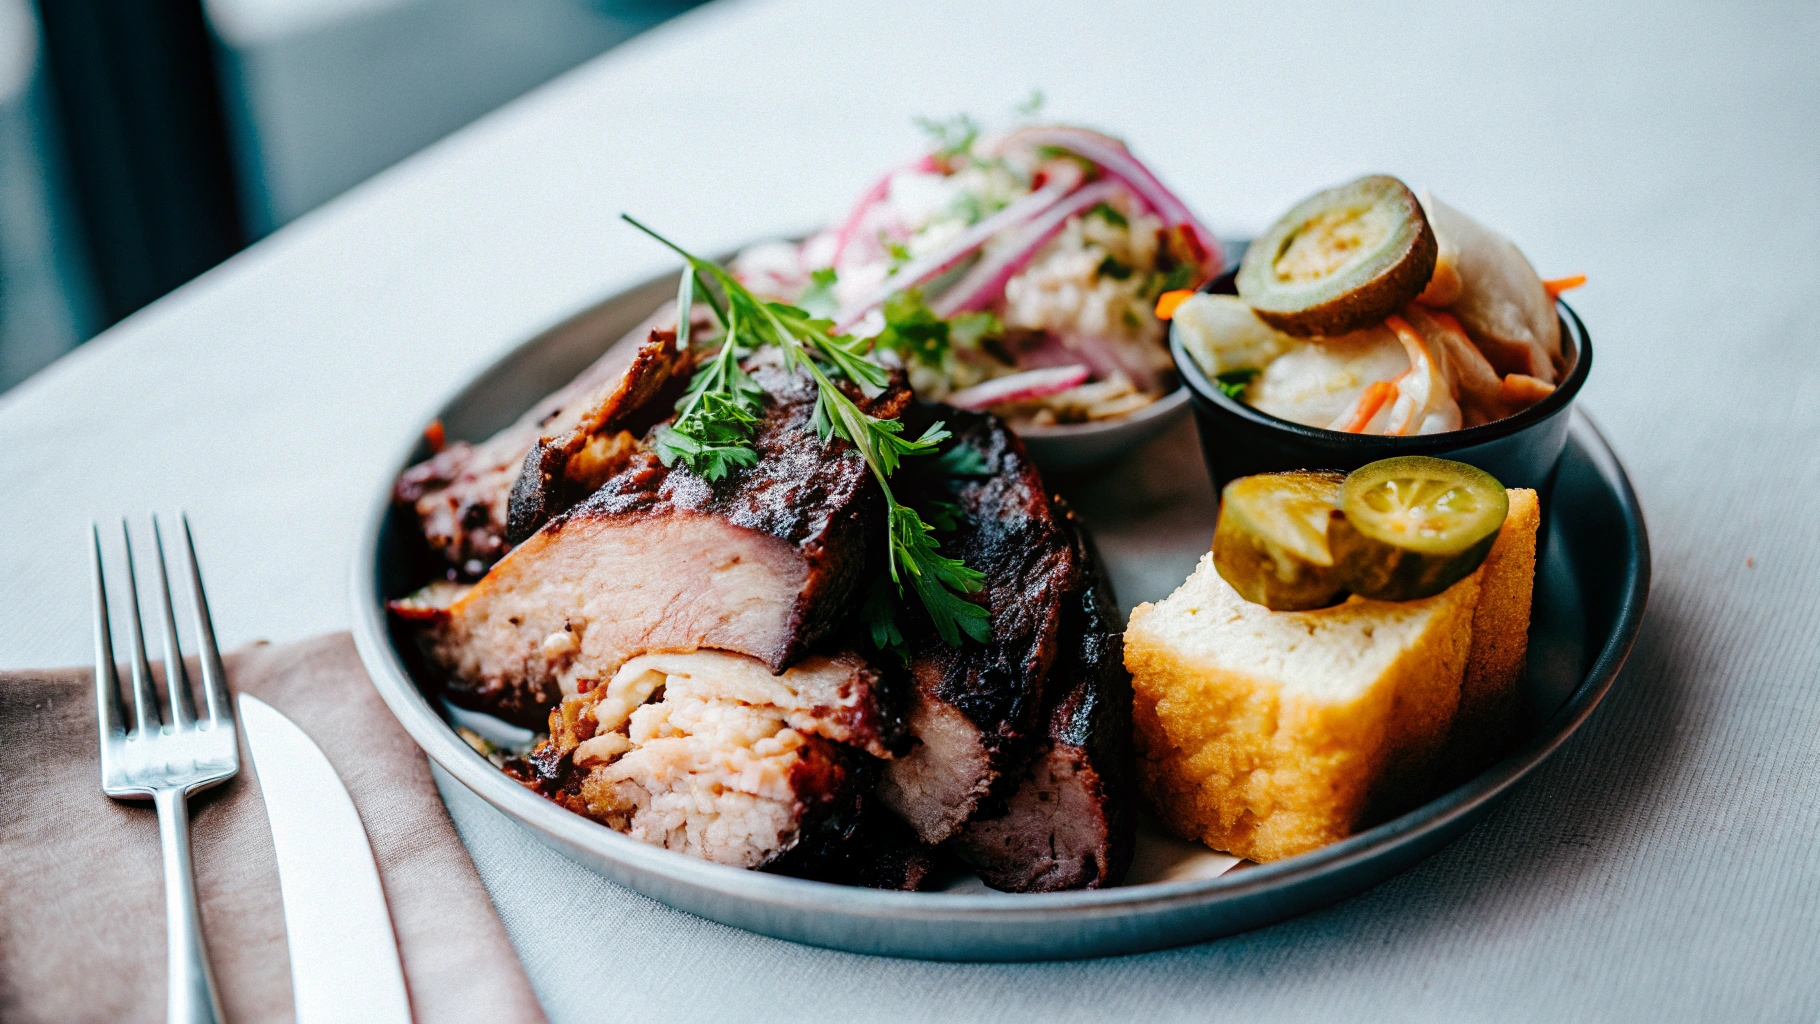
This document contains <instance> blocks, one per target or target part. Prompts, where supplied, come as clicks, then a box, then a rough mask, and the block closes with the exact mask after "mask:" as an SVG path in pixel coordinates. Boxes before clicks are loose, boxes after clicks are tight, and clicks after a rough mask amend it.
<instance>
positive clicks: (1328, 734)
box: [1125, 491, 1537, 861]
mask: <svg viewBox="0 0 1820 1024" xmlns="http://www.w3.org/2000/svg"><path fill="white" fill-rule="evenodd" d="M1536 524H1537V515H1536V503H1535V495H1534V492H1529V491H1512V492H1511V514H1510V516H1509V517H1508V518H1507V519H1506V521H1505V526H1504V533H1503V534H1501V535H1500V537H1499V540H1498V541H1497V542H1496V543H1495V544H1494V545H1493V548H1492V552H1491V554H1489V555H1488V556H1487V559H1486V563H1485V565H1484V566H1482V567H1481V568H1480V570H1478V571H1477V572H1475V573H1474V574H1473V575H1471V576H1468V577H1466V578H1465V579H1463V580H1461V581H1460V582H1458V583H1456V584H1454V585H1453V586H1452V587H1450V588H1448V589H1447V590H1446V591H1443V592H1442V593H1440V594H1437V595H1435V596H1433V597H1430V598H1424V599H1422V600H1420V601H1404V602H1395V603H1391V602H1379V601H1369V600H1365V599H1363V598H1359V597H1353V598H1350V599H1348V600H1347V601H1346V602H1345V603H1343V604H1340V605H1337V606H1335V607H1332V608H1323V609H1319V610H1316V611H1308V612H1271V611H1268V610H1266V609H1263V608H1262V607H1261V606H1258V605H1252V604H1249V603H1248V602H1246V601H1244V599H1242V598H1240V597H1239V596H1238V595H1237V594H1236V593H1235V592H1233V591H1232V589H1231V587H1230V586H1229V585H1227V584H1226V582H1225V581H1224V580H1222V579H1220V577H1219V575H1218V573H1217V572H1215V571H1214V569H1213V566H1212V564H1211V560H1210V559H1208V558H1205V557H1204V558H1203V559H1202V562H1201V565H1200V566H1199V568H1197V570H1196V571H1195V574H1194V575H1193V576H1191V577H1189V579H1188V581H1187V582H1185V583H1184V584H1183V585H1182V586H1181V587H1180V588H1179V589H1178V590H1177V591H1176V592H1175V593H1174V594H1172V595H1171V596H1170V597H1169V598H1167V599H1166V600H1164V601H1162V602H1159V603H1157V604H1154V605H1152V604H1144V605H1140V606H1139V607H1138V608H1137V609H1136V610H1135V611H1133V612H1132V614H1131V621H1130V624H1129V626H1128V628H1127V630H1126V633H1125V664H1126V667H1127V668H1129V669H1130V671H1131V675H1132V684H1133V689H1134V694H1135V703H1134V707H1133V719H1134V726H1135V736H1136V741H1137V753H1138V774H1139V778H1140V781H1141V783H1142V786H1143V788H1144V791H1145V793H1146V794H1147V795H1148V796H1149V798H1150V800H1151V802H1152V804H1153V805H1154V806H1155V807H1156V809H1157V811H1158V812H1159V814H1160V815H1161V817H1162V819H1163V821H1164V823H1165V824H1166V825H1167V826H1168V827H1169V828H1170V829H1171V830H1172V831H1174V832H1175V833H1177V834H1178V835H1180V836H1182V837H1183V838H1186V839H1191V840H1199V841H1201V842H1204V843H1206V844H1207V845H1208V846H1209V847H1212V848H1213V849H1216V850H1224V851H1227V852H1230V853H1232V854H1234V855H1235V856H1239V857H1245V858H1247V859H1250V860H1255V861H1271V860H1280V859H1282V858H1284V857H1291V856H1294V855H1296V854H1299V853H1305V852H1307V851H1309V850H1313V849H1316V848H1318V847H1321V846H1324V845H1326V844H1328V843H1331V842H1334V841H1336V840H1339V839H1342V838H1345V837H1346V836H1348V835H1350V834H1352V832H1354V831H1355V830H1356V829H1357V828H1358V827H1359V826H1361V825H1362V824H1365V823H1367V822H1370V821H1375V820H1382V819H1383V818H1385V817H1388V816H1390V815H1393V814H1395V813H1398V812H1400V811H1402V810H1404V809H1407V808H1408V807H1409V806H1412V805H1413V804H1414V803H1416V802H1417V801H1419V800H1421V799H1423V798H1424V797H1425V796H1427V795H1428V793H1429V791H1430V789H1431V788H1432V786H1433V784H1434V780H1435V779H1436V777H1437V775H1438V774H1442V773H1444V771H1445V767H1446V762H1447V759H1450V758H1453V757H1455V756H1457V752H1458V751H1460V750H1469V751H1474V752H1477V751H1480V750H1483V749H1485V747H1484V744H1485V743H1487V742H1490V741H1491V740H1495V739H1496V738H1497V733H1496V730H1497V729H1500V728H1503V727H1505V726H1506V725H1507V722H1508V719H1509V716H1510V713H1511V712H1512V711H1514V707H1515V697H1516V694H1517V687H1516V683H1517V680H1518V679H1519V678H1520V676H1521V673H1522V666H1523V657H1524V650H1525V646H1526V642H1527V629H1528V619H1529V581H1530V579H1531V577H1532V576H1533V572H1534V560H1535V529H1536ZM1482 587H1485V588H1489V597H1488V599H1486V600H1481V596H1480V594H1481V589H1482ZM1469 652H1471V653H1469ZM1469 662H1473V663H1474V667H1473V668H1472V669H1471V670H1469V669H1468V664H1469ZM1469 676H1470V682H1469V681H1468V680H1469ZM1457 726H1458V727H1459V729H1460V731H1461V734H1460V736H1459V737H1458V738H1456V737H1455V736H1454V735H1453V734H1454V733H1455V732H1456V727H1457ZM1468 728H1470V730H1471V732H1472V735H1471V737H1470V738H1469V737H1468V736H1467V734H1466V731H1467V729H1468ZM1487 737H1490V739H1489V740H1488V739H1487Z"/></svg>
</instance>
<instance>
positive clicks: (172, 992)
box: [152, 788, 222, 1024]
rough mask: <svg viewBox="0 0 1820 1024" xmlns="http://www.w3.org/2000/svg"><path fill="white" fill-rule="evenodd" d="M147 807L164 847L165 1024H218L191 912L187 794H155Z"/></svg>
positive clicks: (198, 920)
mask: <svg viewBox="0 0 1820 1024" xmlns="http://www.w3.org/2000/svg"><path fill="white" fill-rule="evenodd" d="M152 803H153V804H154V805H156V806H157V808H158V837H159V839H160V840H161V841H162V843H163V846H164V930H165V943H166V949H167V952H168V955H167V956H166V958H165V973H166V980H167V982H168V984H169V990H168V996H167V998H166V1000H165V1004H164V1005H165V1019H166V1020H167V1021H168V1022H169V1024H222V1017H221V1000H220V998H219V997H217V996H216V995H215V977H214V975H213V974H211V973H210V972H209V956H208V950H206V949H205V948H203V945H202V915H201V914H200V913H199V912H198V911H197V910H196V879H195V872H194V871H193V869H192V868H191V866H190V808H189V801H188V794H186V793H184V791H183V790H182V789H180V788H178V789H160V790H157V791H155V792H154V793H153V794H152Z"/></svg>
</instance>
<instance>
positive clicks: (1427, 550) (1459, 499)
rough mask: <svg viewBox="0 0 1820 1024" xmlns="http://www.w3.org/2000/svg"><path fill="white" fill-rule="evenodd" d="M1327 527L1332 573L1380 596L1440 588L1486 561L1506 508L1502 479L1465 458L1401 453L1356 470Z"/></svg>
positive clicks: (1406, 596)
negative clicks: (1332, 563) (1469, 463)
mask: <svg viewBox="0 0 1820 1024" xmlns="http://www.w3.org/2000/svg"><path fill="white" fill-rule="evenodd" d="M1339 505H1340V511H1341V512H1342V513H1343V514H1342V515H1338V516H1334V517H1333V521H1332V523H1331V524H1330V525H1329V527H1328V530H1327V543H1328V547H1329V550H1330V551H1331V552H1332V557H1333V562H1334V566H1335V568H1336V570H1337V572H1336V577H1337V579H1338V580H1339V581H1340V582H1341V583H1342V585H1343V586H1345V587H1346V589H1348V590H1350V591H1352V592H1353V593H1355V594H1358V595H1360V596H1361V597H1369V598H1375V599H1377V600H1380V601H1412V600H1415V599H1417V598H1422V597H1430V596H1432V595H1434V594H1438V593H1440V592H1441V591H1443V590H1446V589H1447V588H1448V587H1450V586H1452V585H1453V584H1454V583H1456V582H1458V581H1459V580H1460V579H1462V578H1463V577H1465V576H1467V575H1468V574H1470V573H1471V572H1472V571H1473V570H1474V569H1477V568H1478V567H1479V564H1480V563H1481V562H1483V561H1485V555H1486V552H1488V551H1490V550H1491V545H1492V542H1493V541H1495V540H1497V537H1498V529H1499V528H1500V527H1502V526H1503V525H1504V517H1505V516H1506V515H1507V514H1508V513H1509V512H1510V499H1509V496H1508V495H1506V493H1505V491H1504V485H1503V484H1501V483H1499V482H1498V480H1497V478H1496V477H1494V476H1492V475H1491V474H1490V473H1487V472H1485V471H1484V470H1482V469H1478V468H1476V467H1473V466H1468V465H1467V464H1465V463H1464V462H1453V461H1451V460H1448V459H1432V458H1427V457H1424V456H1405V457H1402V458H1396V459H1384V460H1383V461H1381V462H1373V463H1371V464H1370V465H1367V466H1364V467H1361V468H1360V469H1357V470H1355V471H1353V473H1352V474H1351V475H1349V476H1347V477H1346V482H1345V483H1344V484H1343V485H1341V487H1340V494H1339Z"/></svg>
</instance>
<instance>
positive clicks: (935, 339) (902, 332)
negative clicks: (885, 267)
mask: <svg viewBox="0 0 1820 1024" xmlns="http://www.w3.org/2000/svg"><path fill="white" fill-rule="evenodd" d="M884 314H885V329H884V330H883V331H880V332H879V333H878V336H877V337H875V338H873V339H872V340H873V343H874V344H876V345H877V346H878V347H880V348H886V349H890V350H891V351H893V352H896V353H897V354H898V355H899V356H901V357H903V360H904V361H905V362H906V363H908V362H909V361H910V360H912V359H914V360H916V361H918V362H921V363H923V364H925V365H927V366H935V367H939V366H941V365H942V357H943V356H946V355H947V354H948V330H949V328H948V321H946V320H943V319H942V318H941V317H939V316H936V315H935V311H934V310H932V309H930V308H929V304H928V303H927V302H925V301H923V292H922V289H920V288H907V289H905V290H904V291H901V292H894V293H893V294H892V295H891V297H890V298H888V299H886V300H885V304H884Z"/></svg>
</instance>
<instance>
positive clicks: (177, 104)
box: [0, 0, 700, 391]
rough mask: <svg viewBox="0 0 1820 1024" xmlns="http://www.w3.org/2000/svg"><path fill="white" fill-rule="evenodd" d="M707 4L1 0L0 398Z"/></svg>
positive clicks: (667, 0) (623, 0)
mask: <svg viewBox="0 0 1820 1024" xmlns="http://www.w3.org/2000/svg"><path fill="white" fill-rule="evenodd" d="M699 2H700V0H37V2H36V3H35V4H34V3H33V2H32V0H0V391H4V390H5V389H7V388H10V387H11V386H13V385H14V384H16V383H18V382H19V381H21V380H23V379H25V377H27V376H29V375H30V374H31V373H33V372H35V371H36V370H38V369H39V368H41V367H42V366H44V365H45V364H46V363H49V362H50V361H51V360H53V359H55V358H56V357H57V356H58V355H60V354H62V353H64V352H66V351H68V350H69V349H71V348H73V347H74V346H76V345H77V344H80V343H81V342H82V341H84V340H86V339H87V338H89V337H91V336H93V335H94V334H95V333H97V332H99V331H100V330H102V329H104V328H105V327H107V326H108V325H110V324H112V323H114V322H116V321H118V320H120V319H121V318H123V317H125V316H127V315H129V314H131V313H132V312H133V311H134V310H136V309H138V308H140V307H141V306H143V305H145V304H146V303H147V302H150V301H151V300H153V299H155V298H157V297H158V296H160V295H162V294H164V293H165V292H167V291H169V290H171V289H172V288H175V287H177V286H178V285H180V284H182V283H183V282H184V281H187V280H189V279H190V278H192V277H194V276H195V275H197V274H199V273H201V272H202V271H204V270H207V269H208V268H209V267H211V266H213V265H215V264H216V263H218V262H220V261H221V260H222V259H225V258H226V257H228V256H230V255H232V254H233V253H234V252H236V251H237V250H239V249H240V248H241V247H243V246H245V245H246V244H248V243H249V242H251V241H254V240H256V239H258V238H260V237H262V236H264V235H266V234H268V233H270V232H271V231H273V230H275V229H277V228H279V227H282V226H283V225H284V224H286V223H288V222H290V221H291V220H294V219H296V218H297V217H299V216H301V215H303V214H305V213H307V212H309V211H310V210H311V209H314V208H315V207H317V206H319V205H321V204H322V203H324V202H326V201H327V200H329V199H332V198H333V197H335V196H336V195H338V194H340V193H341V192H343V191H345V190H346V189H347V188H349V187H351V186H353V185H355V184H357V183H359V182H360V181H362V180H364V179H365V178H367V177H369V176H371V175H372V174H374V173H376V172H378V171H380V170H382V169H384V168H386V167H388V166H390V165H391V164H393V163H396V162H397V161H398V160H400V159H402V158H404V157H406V156H409V155H410V154H411V153H414V152H416V151H417V150H418V149H421V148H422V147H424V146H426V145H428V144H429V143H431V142H434V141H436V140H437V139H439V138H441V137H443V136H444V135H447V134H448V133H449V132H451V131H454V130H455V129H457V128H459V127H461V126H462V125H464V124H467V123H468V122H470V121H472V120H474V119H475V118H476V117H479V116H480V115H482V114H484V113H486V112H487V111H489V110H492V109H493V108H495V107H497V106H499V105H501V104H503V103H505V102H506V101H508V100H510V99H512V98H514V97H516V96H518V95H520V94H522V93H524V92H526V91H528V90H529V89H531V88H533V87H535V86H537V85H539V84H541V83H543V82H545V81H547V80H549V79H550V78H552V77H554V76H556V75H558V74H560V73H562V72H563V71H566V70H568V69H569V68H571V67H574V66H575V65H577V64H579V63H581V62H582V61H585V60H587V59H588V58H590V57H593V56H595V55H596V54H599V53H601V52H603V51H605V50H607V49H609V48H611V47H612V46H614V45H616V44H618V43H620V42H623V41H625V40H626V39H629V38H631V37H632V36H634V35H636V34H637V33H639V32H641V31H643V30H645V29H647V28H650V27H652V26H654V25H657V24H659V23H660V22H662V21H664V20H666V19H668V18H670V17H673V16H675V15H677V14H679V13H681V12H683V11H685V10H687V9H688V8H690V7H693V6H695V5H696V4H697V3H699Z"/></svg>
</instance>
